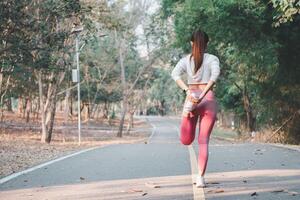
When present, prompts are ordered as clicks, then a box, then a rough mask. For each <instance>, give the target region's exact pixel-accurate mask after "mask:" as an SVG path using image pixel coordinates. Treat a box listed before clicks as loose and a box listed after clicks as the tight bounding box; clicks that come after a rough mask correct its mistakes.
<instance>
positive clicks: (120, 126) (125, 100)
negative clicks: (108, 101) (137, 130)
mask: <svg viewBox="0 0 300 200" xmlns="http://www.w3.org/2000/svg"><path fill="white" fill-rule="evenodd" d="M115 35H116V39H117V32H116V31H115ZM123 43H124V40H123V39H121V41H120V46H119V61H120V67H121V83H122V88H123V101H122V112H121V120H120V125H119V130H118V134H117V137H122V131H123V126H124V121H125V116H126V112H127V86H126V77H125V66H124V59H123Z"/></svg>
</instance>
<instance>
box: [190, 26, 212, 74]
mask: <svg viewBox="0 0 300 200" xmlns="http://www.w3.org/2000/svg"><path fill="white" fill-rule="evenodd" d="M191 41H192V42H193V46H192V55H191V57H190V59H192V57H194V63H195V69H194V74H196V73H197V71H198V70H199V69H200V67H201V65H202V63H203V57H204V51H205V49H206V47H207V43H208V41H209V37H208V35H207V34H206V33H205V32H204V31H202V30H200V29H198V30H196V31H194V32H193V34H192V37H191Z"/></svg>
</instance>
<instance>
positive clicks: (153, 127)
mask: <svg viewBox="0 0 300 200" xmlns="http://www.w3.org/2000/svg"><path fill="white" fill-rule="evenodd" d="M146 120H147V121H148V123H149V124H150V125H151V126H152V133H151V135H150V137H149V138H148V140H147V143H148V144H149V143H150V140H151V139H152V137H153V136H154V134H155V130H156V126H155V125H154V124H152V123H151V122H150V120H149V119H146Z"/></svg>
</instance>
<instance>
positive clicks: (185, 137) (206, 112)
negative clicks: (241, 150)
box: [180, 89, 218, 175]
mask: <svg viewBox="0 0 300 200" xmlns="http://www.w3.org/2000/svg"><path fill="white" fill-rule="evenodd" d="M201 91H202V90H201V89H192V90H191V92H192V93H193V92H196V93H198V94H199V93H201ZM185 103H186V102H185ZM217 109H218V104H217V102H216V100H215V96H214V92H213V91H212V90H209V91H208V92H207V93H206V95H205V97H204V98H203V99H202V101H201V102H200V103H199V104H198V105H197V106H196V108H195V109H194V110H193V111H191V112H190V113H189V115H188V116H187V117H184V116H182V121H181V130H180V140H181V142H182V143H183V144H184V145H190V144H191V143H192V142H193V141H194V139H195V131H196V126H197V122H198V118H199V116H200V119H199V136H198V143H199V154H198V167H199V174H200V175H204V173H205V170H206V165H207V160H208V143H209V137H210V133H211V131H212V129H213V126H214V123H215V121H216V118H217Z"/></svg>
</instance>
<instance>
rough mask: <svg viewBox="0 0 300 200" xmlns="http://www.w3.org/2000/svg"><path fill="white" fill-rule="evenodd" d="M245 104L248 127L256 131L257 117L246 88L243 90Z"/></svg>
mask: <svg viewBox="0 0 300 200" xmlns="http://www.w3.org/2000/svg"><path fill="white" fill-rule="evenodd" d="M243 105H244V109H245V112H246V117H247V129H248V130H249V131H250V132H252V131H254V121H255V118H254V116H253V110H252V106H251V101H250V97H249V95H248V94H247V90H246V88H245V89H244V91H243Z"/></svg>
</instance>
